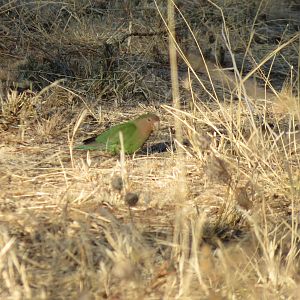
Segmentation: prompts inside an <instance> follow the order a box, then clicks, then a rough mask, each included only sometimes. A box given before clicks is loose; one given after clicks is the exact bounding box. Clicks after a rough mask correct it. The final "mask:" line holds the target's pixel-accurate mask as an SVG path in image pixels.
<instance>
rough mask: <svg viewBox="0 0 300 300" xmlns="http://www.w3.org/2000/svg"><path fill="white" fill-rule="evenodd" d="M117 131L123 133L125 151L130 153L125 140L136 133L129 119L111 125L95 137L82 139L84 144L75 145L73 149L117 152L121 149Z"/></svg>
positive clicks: (135, 127)
mask: <svg viewBox="0 0 300 300" xmlns="http://www.w3.org/2000/svg"><path fill="white" fill-rule="evenodd" d="M119 132H122V135H123V140H124V148H125V152H126V153H131V151H129V152H127V151H126V145H127V144H128V142H127V141H128V140H131V139H132V138H134V136H136V133H137V126H136V125H135V124H134V123H133V122H131V121H129V122H127V123H124V124H119V125H116V126H113V127H111V128H110V129H108V130H106V131H104V132H103V133H101V134H100V135H98V136H97V137H95V138H90V139H88V140H86V141H84V142H83V143H84V145H80V146H77V147H75V149H83V150H104V151H108V152H111V153H113V154H115V153H118V152H119V151H120V149H121V143H120V136H119ZM133 152H134V151H133ZM133 152H132V153H133Z"/></svg>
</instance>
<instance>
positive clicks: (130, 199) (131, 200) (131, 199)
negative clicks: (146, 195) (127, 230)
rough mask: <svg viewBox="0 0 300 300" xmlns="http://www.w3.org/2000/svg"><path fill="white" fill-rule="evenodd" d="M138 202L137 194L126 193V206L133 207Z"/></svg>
mask: <svg viewBox="0 0 300 300" xmlns="http://www.w3.org/2000/svg"><path fill="white" fill-rule="evenodd" d="M138 201H139V195H138V194H137V193H131V192H128V193H127V194H126V195H125V203H126V204H128V206H135V205H136V204H137V203H138Z"/></svg>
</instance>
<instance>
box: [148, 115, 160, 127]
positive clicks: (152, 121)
mask: <svg viewBox="0 0 300 300" xmlns="http://www.w3.org/2000/svg"><path fill="white" fill-rule="evenodd" d="M159 121H160V120H159V117H158V116H155V115H153V116H149V117H148V118H147V122H148V123H149V124H150V125H151V127H152V128H153V129H155V130H157V129H158V128H159Z"/></svg>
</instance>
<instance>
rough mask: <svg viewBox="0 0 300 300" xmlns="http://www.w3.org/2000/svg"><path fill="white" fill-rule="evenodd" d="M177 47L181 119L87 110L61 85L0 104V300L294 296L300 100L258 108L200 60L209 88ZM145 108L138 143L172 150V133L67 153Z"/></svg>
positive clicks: (239, 86)
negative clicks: (147, 130) (118, 151)
mask: <svg viewBox="0 0 300 300" xmlns="http://www.w3.org/2000/svg"><path fill="white" fill-rule="evenodd" d="M210 2H211V1H210ZM161 16H162V17H163V14H162V15H161ZM225 25H226V24H225V22H224V26H225ZM225 27H226V26H225ZM225 31H226V30H225ZM224 38H225V40H226V38H228V36H226V35H225V36H224ZM87 39H88V37H87ZM226 42H227V45H228V46H230V45H229V41H228V40H227V41H226ZM288 44H289V43H288V42H287V43H286V44H285V46H287V45H288ZM176 47H178V53H179V54H180V55H181V56H183V60H184V61H185V62H186V63H187V66H188V68H189V70H188V72H187V74H186V76H185V77H186V78H187V79H186V80H185V83H184V88H185V89H186V90H187V91H188V93H189V95H190V96H189V103H188V106H187V107H185V108H184V109H183V108H182V107H179V102H176V106H177V107H174V106H173V105H166V104H165V105H161V106H156V107H155V106H152V105H136V106H135V107H133V105H132V106H131V107H128V106H127V107H126V106H125V107H123V108H122V107H119V106H118V105H117V104H118V103H114V105H113V104H112V103H108V104H107V105H100V106H96V105H93V104H92V103H93V102H92V101H87V100H86V98H85V97H83V96H80V95H79V93H76V91H74V90H71V89H68V88H66V87H61V86H60V85H59V82H55V83H53V84H52V85H50V86H47V87H46V88H45V89H43V90H42V91H41V92H39V93H33V92H32V93H30V94H28V93H26V92H25V93H21V94H17V93H16V92H10V93H8V96H7V97H6V98H5V99H4V98H1V103H0V105H1V116H2V120H1V128H0V136H1V139H0V187H1V189H0V299H80V300H82V299H84V300H86V299H277V298H282V299H298V293H299V290H300V285H299V228H298V226H299V225H298V222H299V211H300V203H299V193H300V184H299V180H300V172H299V166H300V164H299V158H300V157H299V154H300V153H299V141H298V138H299V134H298V131H299V124H298V121H299V117H298V115H299V111H298V101H299V99H298V98H297V97H298V96H297V95H295V93H294V94H293V93H291V92H289V93H285V92H284V91H282V92H281V93H282V94H281V96H280V91H277V92H276V93H274V91H272V89H268V92H267V93H265V92H263V93H259V97H256V95H257V94H255V93H254V94H253V93H251V92H253V91H252V90H251V89H252V88H253V86H254V83H253V82H252V81H251V80H252V79H251V78H249V79H248V80H250V84H247V81H244V79H245V78H243V77H242V75H240V74H238V70H237V69H235V68H234V70H233V71H234V72H235V73H230V72H228V73H227V72H223V70H221V69H220V68H219V67H218V66H216V65H214V64H211V63H210V62H206V61H205V59H204V57H203V56H202V55H201V54H200V55H199V57H201V56H202V57H201V64H200V66H201V70H200V71H203V70H205V73H207V74H210V75H207V76H208V78H209V80H210V85H211V86H210V88H207V87H206V86H205V83H204V82H203V80H202V79H201V77H200V76H199V74H198V73H197V72H196V71H197V70H195V69H196V67H195V68H193V64H192V63H191V62H189V60H188V59H187V58H185V55H184V51H182V50H181V49H180V47H179V45H176ZM281 47H282V46H280V49H281ZM199 48H200V46H199ZM280 49H277V50H275V51H274V52H273V54H272V53H270V54H269V55H268V56H267V57H266V58H265V59H267V58H272V55H273V56H274V55H276V54H277V53H278V52H279V50H280ZM199 51H200V52H201V48H200V49H199ZM228 51H229V52H230V53H231V54H232V49H231V48H230V47H228ZM173 54H174V53H173ZM193 55H196V54H193ZM262 62H264V60H262ZM259 66H261V64H260V63H258V67H257V68H256V69H255V68H254V69H253V71H251V72H252V73H251V72H250V73H249V74H251V75H252V74H254V73H255V72H256V71H258V69H259ZM191 74H192V75H191ZM224 74H225V75H224ZM212 75H215V76H212ZM228 77H230V84H228V85H225V84H224V86H225V88H224V90H226V93H225V91H224V96H223V97H220V95H218V93H217V91H216V88H215V86H216V85H218V84H220V85H221V86H222V82H221V81H223V80H225V81H227V80H229V79H228ZM246 77H247V75H246ZM249 77H250V76H249ZM233 78H234V79H233ZM265 80H266V86H270V82H269V81H268V79H267V78H265ZM248 82H249V81H248ZM197 86H198V87H199V86H202V88H203V89H204V90H205V92H206V98H205V99H204V98H203V97H202V95H199V94H198V93H197V92H195V87H197ZM255 86H256V84H255ZM262 90H264V88H262ZM262 90H259V92H261V91H262ZM287 90H288V89H287ZM298 92H299V91H298ZM269 93H270V94H269ZM228 94H229V95H230V96H229V97H227V96H226V95H228ZM268 95H272V96H271V98H272V99H270V98H268ZM273 95H274V96H273ZM118 97H119V95H118V93H117V95H116V98H118ZM176 97H177V96H176ZM273 97H274V98H276V99H275V100H274V99H273ZM257 98H259V99H257ZM74 99H76V101H79V100H80V101H81V104H82V105H78V104H77V103H75V100H74ZM78 99H79V100H78ZM208 99H210V100H209V101H208ZM88 100H89V99H88ZM177 100H178V99H177ZM145 110H150V111H153V112H155V113H157V114H158V115H159V116H160V118H161V129H160V131H159V132H156V133H154V134H153V135H152V137H151V138H150V140H149V141H148V145H153V144H155V143H157V142H162V141H163V142H170V140H171V139H173V134H172V132H173V127H174V126H173V124H174V123H175V122H176V123H177V128H178V126H180V127H181V128H182V133H180V134H179V133H178V131H177V132H176V135H177V136H175V138H176V139H177V142H176V146H177V149H178V148H180V151H178V150H177V151H175V148H174V145H173V144H171V145H170V147H169V148H170V149H168V150H167V151H165V152H162V153H157V152H154V153H151V154H148V155H145V154H142V153H141V152H137V153H136V154H135V155H133V156H123V155H121V156H120V157H119V156H116V157H111V156H109V155H107V154H106V153H99V152H90V153H86V152H80V151H79V152H78V151H73V150H72V149H73V145H74V144H76V143H77V142H80V141H81V140H82V139H83V138H86V137H89V136H90V135H92V134H94V133H95V134H96V133H98V132H100V131H102V130H103V129H105V128H106V125H107V124H109V125H111V124H115V123H119V122H122V121H124V120H128V119H130V118H132V117H134V116H137V115H139V114H141V113H144V112H145ZM174 119H175V122H174ZM178 135H179V136H178ZM185 140H188V142H185ZM183 170H184V172H183ZM114 176H121V177H122V179H123V180H124V182H125V187H124V189H123V190H121V191H116V190H114V189H113V188H112V186H111V182H112V178H113V177H114ZM183 185H184V191H185V192H184V193H179V192H178V191H179V190H180V188H181V187H182V186H183ZM127 192H134V193H137V194H138V195H139V201H138V203H137V205H136V206H134V207H128V205H127V204H126V203H125V201H124V197H125V194H126V193H127Z"/></svg>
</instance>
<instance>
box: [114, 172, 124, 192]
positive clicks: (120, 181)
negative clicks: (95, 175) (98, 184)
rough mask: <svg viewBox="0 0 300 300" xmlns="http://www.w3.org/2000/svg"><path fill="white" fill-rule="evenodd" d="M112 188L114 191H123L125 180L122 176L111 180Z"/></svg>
mask: <svg viewBox="0 0 300 300" xmlns="http://www.w3.org/2000/svg"><path fill="white" fill-rule="evenodd" d="M111 187H112V189H113V190H116V191H119V192H120V191H121V190H122V189H123V179H122V177H121V176H113V178H112V179H111Z"/></svg>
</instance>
